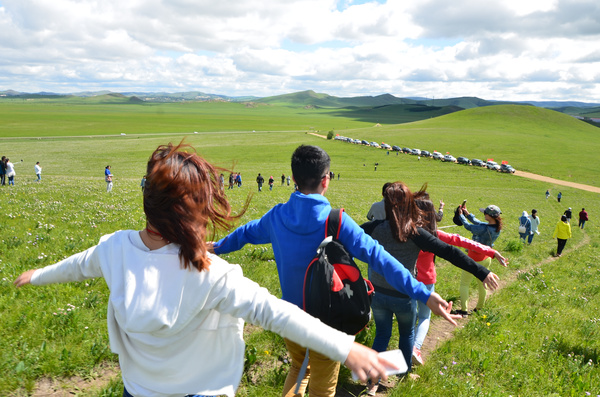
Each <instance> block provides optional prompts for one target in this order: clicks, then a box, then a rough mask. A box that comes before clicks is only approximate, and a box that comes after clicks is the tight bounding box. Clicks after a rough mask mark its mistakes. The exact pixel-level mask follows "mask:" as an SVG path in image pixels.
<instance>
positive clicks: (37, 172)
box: [33, 161, 42, 182]
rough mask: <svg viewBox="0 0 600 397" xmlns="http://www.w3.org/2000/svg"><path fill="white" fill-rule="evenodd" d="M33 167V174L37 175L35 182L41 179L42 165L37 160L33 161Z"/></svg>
mask: <svg viewBox="0 0 600 397" xmlns="http://www.w3.org/2000/svg"><path fill="white" fill-rule="evenodd" d="M33 169H34V171H35V175H36V176H37V180H36V182H39V181H41V180H42V166H41V165H40V162H39V161H38V162H37V163H35V166H33Z"/></svg>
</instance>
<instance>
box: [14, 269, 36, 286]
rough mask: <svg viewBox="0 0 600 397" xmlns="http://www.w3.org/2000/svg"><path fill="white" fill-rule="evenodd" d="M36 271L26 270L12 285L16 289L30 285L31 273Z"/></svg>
mask: <svg viewBox="0 0 600 397" xmlns="http://www.w3.org/2000/svg"><path fill="white" fill-rule="evenodd" d="M36 270H37V269H31V270H27V271H26V272H23V273H22V274H21V275H20V276H19V277H17V279H16V280H15V281H14V282H13V284H14V285H15V286H16V287H17V288H20V287H22V286H24V285H25V284H30V283H31V276H33V273H35V271H36Z"/></svg>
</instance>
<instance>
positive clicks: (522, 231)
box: [519, 211, 533, 243]
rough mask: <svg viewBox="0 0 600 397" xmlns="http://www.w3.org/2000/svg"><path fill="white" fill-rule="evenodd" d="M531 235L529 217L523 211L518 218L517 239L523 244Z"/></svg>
mask: <svg viewBox="0 0 600 397" xmlns="http://www.w3.org/2000/svg"><path fill="white" fill-rule="evenodd" d="M531 233H533V232H532V231H531V221H530V220H529V215H528V214H527V211H523V214H522V215H521V216H520V217H519V237H520V238H521V240H523V243H525V241H526V240H527V238H528V237H529V235H530V234H531Z"/></svg>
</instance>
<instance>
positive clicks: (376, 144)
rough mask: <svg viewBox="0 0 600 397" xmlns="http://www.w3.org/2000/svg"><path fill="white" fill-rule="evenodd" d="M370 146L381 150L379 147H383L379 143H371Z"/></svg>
mask: <svg viewBox="0 0 600 397" xmlns="http://www.w3.org/2000/svg"><path fill="white" fill-rule="evenodd" d="M370 145H371V146H372V147H376V148H379V147H381V146H379V144H378V143H377V142H371V143H370Z"/></svg>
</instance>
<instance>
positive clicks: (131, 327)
mask: <svg viewBox="0 0 600 397" xmlns="http://www.w3.org/2000/svg"><path fill="white" fill-rule="evenodd" d="M192 149H193V148H191V147H189V146H187V145H183V144H180V145H177V146H173V145H172V144H168V145H166V146H159V147H158V149H156V151H154V153H153V154H152V156H151V157H150V159H149V161H148V166H147V173H146V174H147V178H146V189H145V190H144V212H145V214H146V225H145V227H144V228H143V229H142V230H121V231H117V232H115V233H113V234H110V235H107V236H103V237H102V238H101V239H100V242H99V244H98V245H96V246H94V247H92V248H89V249H88V250H86V251H83V252H81V253H78V254H75V255H73V256H71V257H69V258H67V259H65V260H63V261H61V262H58V263H56V264H54V265H51V266H47V267H45V268H43V269H33V270H29V271H26V272H24V273H23V274H21V275H20V276H19V277H18V278H17V280H16V281H15V285H16V286H17V287H21V286H23V285H25V284H29V283H31V284H33V285H46V284H51V283H60V282H69V281H81V280H84V279H87V278H93V277H104V279H105V280H106V283H107V284H108V287H109V289H110V297H109V302H108V318H107V321H108V334H109V338H110V346H111V349H112V350H113V352H115V353H117V354H118V355H119V363H120V367H121V372H122V377H123V383H124V385H125V390H124V393H123V396H124V397H129V396H136V397H137V396H152V397H172V396H200V395H202V396H215V395H227V396H233V395H234V394H235V390H236V389H237V386H238V384H239V382H240V379H241V376H242V372H243V370H244V340H243V331H244V321H248V322H251V323H253V324H257V325H259V326H261V327H263V328H265V329H267V330H271V331H274V332H276V333H278V334H280V335H282V336H283V337H285V338H289V339H290V340H293V341H295V342H296V343H298V344H300V345H302V346H305V347H308V348H310V349H313V350H315V351H318V352H320V353H322V354H324V355H326V356H329V357H330V358H331V359H333V360H338V361H342V362H345V364H346V365H347V366H348V367H349V368H350V369H351V370H352V371H353V372H355V373H356V374H357V375H358V377H359V378H360V379H361V380H363V381H365V380H367V378H373V379H378V378H379V377H382V378H386V374H385V369H384V365H390V363H388V362H386V361H385V360H382V359H380V358H379V357H378V356H377V354H376V352H374V351H373V350H371V349H369V348H367V347H365V346H362V345H359V344H357V343H354V337H353V336H350V335H347V334H345V333H342V332H340V331H337V330H334V329H333V328H330V327H328V326H326V325H325V324H323V323H321V322H320V321H319V320H317V319H315V318H313V317H311V316H310V315H308V314H307V313H305V312H304V311H302V310H301V309H300V308H298V307H297V306H295V305H292V304H290V303H288V302H285V301H282V300H280V299H277V298H276V297H274V296H272V295H271V294H269V293H268V291H267V290H266V289H264V288H260V287H259V286H258V284H256V283H254V282H253V281H251V280H249V279H247V278H245V277H243V275H242V270H241V267H240V266H239V265H233V264H229V263H227V262H226V261H224V260H223V259H220V258H219V257H217V256H215V255H214V254H211V253H209V252H208V251H207V242H206V240H207V235H208V234H209V232H212V234H214V232H215V230H216V229H223V228H228V227H229V225H230V223H231V222H232V221H233V220H235V219H237V218H238V217H239V216H241V215H238V216H232V215H231V208H230V206H229V203H228V201H227V198H226V197H225V194H224V192H223V190H222V189H221V188H220V186H219V174H218V172H219V171H220V170H217V169H216V168H215V167H213V166H212V165H211V164H209V163H208V162H206V161H205V160H204V159H202V158H201V157H200V156H198V155H197V154H196V153H194V152H193V150H192ZM188 151H189V152H188ZM246 207H247V204H246V206H245V207H244V210H245V208H246ZM242 212H243V211H242ZM391 366H392V367H393V365H391Z"/></svg>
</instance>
